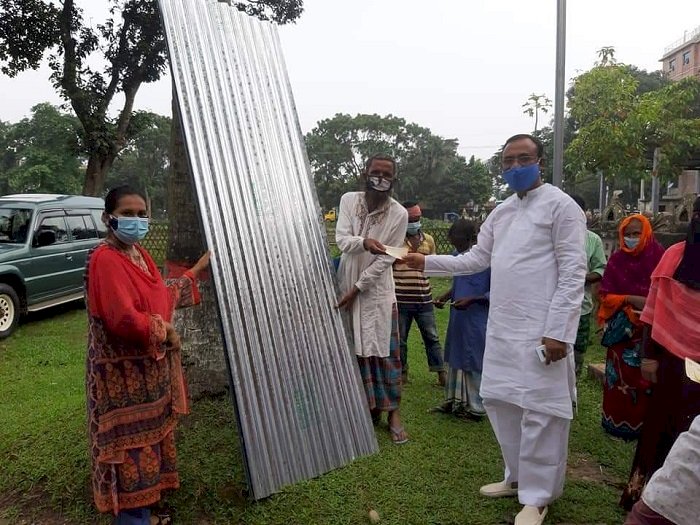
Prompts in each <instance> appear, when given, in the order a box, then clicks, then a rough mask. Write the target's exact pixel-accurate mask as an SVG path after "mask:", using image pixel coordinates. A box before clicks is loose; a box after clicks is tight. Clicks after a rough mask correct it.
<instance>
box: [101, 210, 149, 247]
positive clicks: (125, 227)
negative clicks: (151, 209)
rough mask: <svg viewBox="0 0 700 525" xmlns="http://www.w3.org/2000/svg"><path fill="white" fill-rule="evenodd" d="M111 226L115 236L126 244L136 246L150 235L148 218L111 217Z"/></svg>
mask: <svg viewBox="0 0 700 525" xmlns="http://www.w3.org/2000/svg"><path fill="white" fill-rule="evenodd" d="M109 226H110V227H111V228H112V231H113V232H114V236H115V237H116V238H117V239H119V240H120V241H121V242H123V243H124V244H129V245H131V244H136V243H137V242H139V241H141V240H143V238H144V237H145V236H146V234H147V233H148V218H147V217H114V216H112V215H110V216H109Z"/></svg>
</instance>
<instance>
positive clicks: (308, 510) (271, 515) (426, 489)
mask: <svg viewBox="0 0 700 525" xmlns="http://www.w3.org/2000/svg"><path fill="white" fill-rule="evenodd" d="M435 285H436V288H437V290H436V292H437V293H441V292H442V291H444V288H445V286H446V283H445V281H444V280H436V282H435ZM447 315H448V313H447V311H446V310H444V311H438V326H439V329H440V331H441V333H443V334H444V331H445V328H446V323H447ZM602 356H603V353H602V350H601V349H600V347H598V346H593V347H591V349H590V351H589V355H588V359H589V360H594V361H601V360H602ZM84 359H85V313H84V311H82V310H79V309H77V310H76V309H73V310H71V309H64V310H59V311H54V312H52V313H51V316H48V315H45V316H43V317H41V318H36V317H35V318H34V319H33V320H32V321H31V322H29V323H26V324H24V325H23V326H21V327H20V329H19V331H18V332H17V333H16V334H15V335H14V336H13V337H12V338H10V339H9V340H5V341H3V342H0V399H1V400H2V410H1V411H0V522H2V521H3V518H4V519H5V520H7V521H9V522H12V523H15V522H19V521H20V520H21V519H26V520H34V522H35V523H54V522H58V521H59V520H65V521H66V522H68V523H109V519H108V518H106V517H100V516H98V515H97V513H96V512H95V511H94V509H93V506H92V502H91V496H90V491H89V468H88V456H87V444H86V432H85V400H84V386H83V381H84ZM409 359H410V361H411V383H410V384H409V385H408V386H406V387H405V389H404V393H403V401H402V413H403V417H404V423H405V426H406V429H407V431H408V432H409V434H410V437H411V441H410V442H409V443H408V444H406V445H403V446H395V445H393V444H392V443H391V442H390V440H389V435H388V430H387V428H386V424H383V425H381V426H380V427H379V428H378V429H377V436H378V439H379V444H380V452H379V453H378V454H377V455H375V456H373V457H369V458H362V459H359V460H357V461H355V462H354V463H352V464H351V465H349V466H347V467H345V468H342V469H339V470H336V471H334V472H331V473H329V474H327V475H325V476H322V477H320V478H318V479H314V480H311V481H307V482H303V483H299V484H297V485H294V486H291V487H288V488H286V489H285V490H283V491H282V492H281V493H279V494H277V495H275V496H273V497H271V498H268V499H267V500H265V501H262V502H258V503H250V502H249V501H247V500H246V499H245V495H244V492H243V487H244V476H243V472H242V466H241V460H240V456H239V445H238V441H237V437H236V431H235V423H234V420H233V416H232V409H231V406H230V403H229V401H228V399H227V398H226V397H221V398H217V399H206V400H202V401H199V402H196V403H195V404H194V406H193V411H192V415H191V416H189V417H188V418H185V419H184V420H183V421H182V424H181V425H180V431H179V435H178V454H179V458H180V474H181V478H182V488H181V489H180V490H178V491H177V492H175V493H173V494H172V495H169V496H168V497H167V498H166V504H167V505H169V506H170V507H171V508H172V509H173V511H174V518H175V523H178V524H180V523H238V524H250V525H253V524H259V525H263V524H265V525H271V524H280V525H294V524H364V523H368V519H367V512H368V510H369V509H376V510H377V511H378V512H379V514H380V516H381V523H382V524H495V523H508V522H509V520H511V519H512V517H513V515H514V514H515V513H516V512H517V511H518V509H519V506H518V504H517V501H515V500H486V499H483V498H480V497H479V495H478V488H479V486H480V485H482V484H483V483H486V482H491V481H496V480H499V479H501V476H502V464H501V458H500V453H499V450H498V445H497V443H496V441H495V439H494V437H493V434H492V432H491V429H490V427H489V424H488V422H487V421H482V422H480V423H474V422H469V423H468V422H464V421H461V420H456V419H453V418H451V417H449V416H444V415H440V414H431V413H428V412H427V409H428V408H430V407H431V406H434V405H436V404H437V403H439V402H440V401H441V398H442V391H441V389H439V388H438V387H436V386H435V382H436V377H435V374H431V373H429V372H428V369H427V364H426V359H425V352H424V351H423V347H422V343H421V341H420V337H419V335H418V334H417V331H415V329H414V333H413V334H412V336H411V339H410V353H409ZM600 403H601V389H600V386H599V385H597V384H595V383H593V382H592V381H591V380H589V379H583V380H582V381H581V384H580V395H579V413H578V417H577V419H576V420H575V421H574V423H573V426H572V433H571V453H570V475H569V478H568V480H567V487H566V490H565V493H564V496H563V497H562V498H561V499H560V500H559V501H558V502H557V503H555V504H554V505H553V506H552V508H551V509H550V517H549V518H548V519H547V523H551V524H556V523H575V524H584V523H588V524H592V523H596V524H599V523H608V524H619V523H621V522H622V521H623V514H622V513H621V511H620V510H619V509H618V507H617V505H616V502H617V498H618V495H619V485H620V484H621V483H622V482H623V481H624V480H625V479H626V476H627V473H628V469H629V465H630V462H631V455H632V452H633V445H630V444H625V443H622V442H620V441H617V440H614V439H611V438H609V437H607V436H606V435H605V434H604V433H603V431H602V430H601V428H600V416H599V414H600ZM61 522H62V521H61Z"/></svg>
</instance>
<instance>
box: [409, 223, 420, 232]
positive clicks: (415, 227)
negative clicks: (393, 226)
mask: <svg viewBox="0 0 700 525" xmlns="http://www.w3.org/2000/svg"><path fill="white" fill-rule="evenodd" d="M419 231H420V221H418V222H409V223H408V226H406V233H407V234H408V235H417V234H418V232H419Z"/></svg>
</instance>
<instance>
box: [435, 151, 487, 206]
mask: <svg viewBox="0 0 700 525" xmlns="http://www.w3.org/2000/svg"><path fill="white" fill-rule="evenodd" d="M491 195H492V187H491V176H490V174H489V168H488V166H487V165H486V163H484V162H483V161H481V160H478V159H476V158H474V156H472V157H471V158H470V159H469V161H466V160H465V159H464V157H461V156H455V157H454V159H453V160H452V162H451V165H450V166H449V168H448V169H447V173H446V176H445V178H444V179H443V182H442V183H441V184H438V185H436V186H434V187H431V188H430V191H429V192H426V200H428V201H429V202H430V205H431V208H432V209H433V210H437V211H439V212H441V213H445V212H448V211H454V212H457V213H459V212H460V210H461V209H462V208H463V207H464V206H465V204H466V203H468V202H469V201H473V202H474V203H477V204H484V203H485V202H486V201H487V200H488V199H489V197H491Z"/></svg>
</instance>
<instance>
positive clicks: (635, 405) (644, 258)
mask: <svg viewBox="0 0 700 525" xmlns="http://www.w3.org/2000/svg"><path fill="white" fill-rule="evenodd" d="M618 233H619V240H620V249H619V250H618V251H616V252H615V253H613V254H612V256H611V257H610V260H609V261H608V264H607V266H606V268H605V275H604V276H603V281H602V282H601V285H600V308H599V310H598V320H599V322H600V323H601V324H605V327H606V328H605V333H604V334H603V341H602V344H603V346H606V347H607V349H608V352H607V358H606V363H605V387H604V390H603V420H602V423H603V428H604V429H605V430H606V432H608V433H610V434H612V435H613V436H616V437H621V438H623V439H636V438H637V436H638V435H639V431H640V429H641V427H642V421H643V420H644V414H645V412H646V410H647V406H648V404H649V395H650V394H651V383H650V382H648V381H646V380H645V379H644V378H642V372H641V368H640V366H641V353H640V352H641V349H640V343H641V341H642V325H641V322H640V320H639V313H641V311H642V310H643V309H644V303H645V302H646V298H647V295H648V294H649V286H650V285H651V274H652V272H653V271H654V268H656V265H657V264H658V263H659V261H660V260H661V257H662V255H663V253H664V248H663V247H662V246H661V245H660V244H659V243H658V242H657V241H656V239H654V233H653V232H652V229H651V224H650V223H649V220H648V219H647V218H646V217H644V216H643V215H630V216H629V217H627V218H625V219H624V220H623V221H622V223H621V224H620V227H619V232H618Z"/></svg>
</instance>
